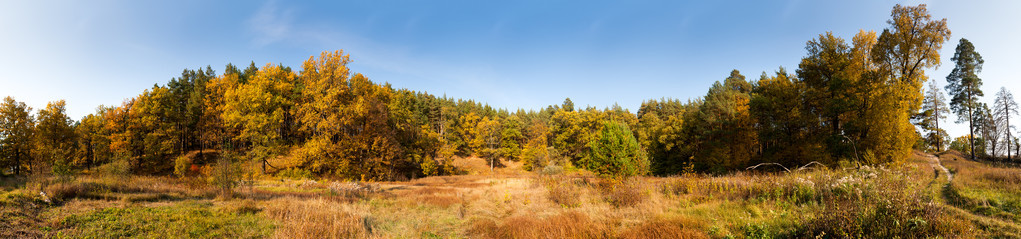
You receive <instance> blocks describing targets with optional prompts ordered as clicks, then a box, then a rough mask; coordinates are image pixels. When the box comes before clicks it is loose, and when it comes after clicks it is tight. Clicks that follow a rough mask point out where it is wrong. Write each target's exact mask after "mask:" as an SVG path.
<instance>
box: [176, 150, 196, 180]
mask: <svg viewBox="0 0 1021 239" xmlns="http://www.w3.org/2000/svg"><path fill="white" fill-rule="evenodd" d="M191 166H192V164H191V158H190V157H187V156H185V155H181V156H178V157H177V158H175V159H174V175H177V176H178V177H184V176H188V170H189V169H191Z"/></svg>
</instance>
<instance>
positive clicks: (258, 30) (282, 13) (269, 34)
mask: <svg viewBox="0 0 1021 239" xmlns="http://www.w3.org/2000/svg"><path fill="white" fill-rule="evenodd" d="M293 13H294V9H282V8H280V7H278V6H277V3H276V1H272V0H271V1H267V2H266V3H264V4H263V5H262V7H260V8H259V10H258V11H256V12H255V14H254V15H253V16H252V17H251V18H249V19H248V28H249V30H251V31H252V33H254V34H255V37H254V39H252V43H254V44H255V45H256V46H259V47H264V46H266V45H269V44H273V43H276V42H278V41H281V40H283V39H284V38H286V37H287V36H289V35H291V33H292V31H293V30H292V24H293V22H294V15H293Z"/></svg>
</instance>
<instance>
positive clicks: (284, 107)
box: [0, 4, 1018, 180]
mask: <svg viewBox="0 0 1021 239" xmlns="http://www.w3.org/2000/svg"><path fill="white" fill-rule="evenodd" d="M887 23H888V24H889V25H888V27H887V28H886V29H883V30H882V32H881V33H878V34H877V33H876V32H875V31H866V30H861V31H859V32H858V33H857V34H855V35H854V37H853V38H852V39H851V40H850V42H848V41H847V40H845V39H843V38H840V37H838V36H836V35H835V34H833V33H831V32H826V33H823V34H820V35H819V36H818V37H817V38H815V39H812V40H810V41H808V42H807V44H806V47H805V49H806V52H807V53H806V55H805V56H804V57H803V58H802V60H801V62H800V63H799V64H798V68H797V69H796V70H795V71H794V72H788V71H787V70H786V69H784V68H780V69H778V70H776V71H775V72H773V73H771V74H767V73H765V72H763V73H762V74H761V75H760V76H759V78H758V80H748V79H746V77H745V76H744V75H742V74H741V73H740V72H739V71H737V70H734V71H732V72H730V74H729V75H728V76H727V77H725V78H724V79H723V81H722V82H720V81H717V82H716V83H714V84H713V85H712V86H711V87H710V88H709V90H708V92H707V93H706V95H705V96H703V97H699V98H695V99H690V100H687V101H681V100H678V99H672V98H662V99H658V100H655V99H653V100H647V101H645V102H643V103H642V105H641V106H640V108H639V109H638V111H637V112H636V113H631V112H630V111H629V110H628V109H625V108H623V107H621V106H619V105H613V106H612V107H607V108H603V109H599V108H595V107H591V106H589V107H585V108H581V107H576V106H575V105H574V103H573V102H572V101H571V100H570V98H568V99H565V100H564V102H563V103H562V104H557V105H550V106H548V107H546V108H543V109H538V110H524V109H518V110H516V111H508V110H506V109H497V108H494V107H491V106H489V105H487V104H483V103H481V102H476V101H473V100H462V99H454V98H450V97H447V96H436V95H432V94H429V93H426V92H417V91H412V90H408V89H395V88H394V87H392V86H391V85H390V84H387V83H376V82H373V81H371V80H370V79H369V78H368V77H367V76H364V75H362V74H358V73H353V72H351V70H350V69H349V68H348V67H347V65H348V63H349V62H350V58H349V56H348V55H345V54H344V53H343V51H334V52H323V53H322V54H320V55H319V56H318V57H315V56H313V57H310V58H309V59H308V60H306V61H305V62H304V63H303V64H302V65H301V68H300V69H292V68H290V67H287V66H282V65H274V64H267V65H263V66H261V67H259V66H256V65H255V64H254V62H253V63H252V64H250V65H249V66H248V67H247V68H245V69H243V70H242V69H240V68H238V67H236V66H234V65H231V64H228V65H227V66H226V69H225V70H224V71H223V73H222V74H217V73H216V72H215V71H213V70H212V69H211V68H210V67H208V66H207V67H205V68H204V69H201V68H200V69H197V70H188V69H186V70H184V71H183V72H182V74H181V76H179V77H175V78H172V79H171V80H170V81H169V82H167V83H166V84H164V85H154V86H153V87H152V88H150V89H147V90H145V91H143V92H142V93H141V94H140V95H138V96H136V97H133V98H130V99H127V100H125V101H124V102H123V103H122V104H121V105H119V106H100V107H99V108H98V109H97V110H96V112H94V113H91V114H89V115H86V116H84V117H83V118H82V119H80V120H71V119H70V118H69V117H68V116H67V115H66V114H65V109H64V108H65V103H64V101H62V100H61V101H55V102H51V103H49V104H47V106H46V107H45V108H44V109H40V110H39V111H37V112H36V113H35V114H34V115H33V114H32V109H31V108H30V107H27V106H26V105H25V104H24V103H23V102H17V101H16V100H14V99H12V98H11V97H7V98H5V99H4V101H3V102H2V103H0V166H2V167H3V169H5V170H7V171H11V172H13V173H15V174H22V173H26V171H33V172H34V171H40V170H49V171H52V172H54V173H61V172H74V171H77V170H82V169H89V168H92V167H96V166H98V165H102V164H106V163H110V162H114V161H123V162H126V163H127V164H128V165H130V169H131V171H132V172H134V173H138V174H170V173H177V174H181V175H184V174H186V173H187V171H189V170H194V167H196V166H199V165H212V164H213V162H212V161H210V160H205V159H204V157H185V155H188V154H196V153H197V154H199V155H203V154H208V155H215V156H216V157H215V158H218V159H217V160H221V161H222V160H228V161H230V162H234V163H238V162H242V163H250V165H254V166H253V167H250V168H251V169H252V170H257V171H258V172H253V173H272V172H281V171H292V172H293V171H301V172H305V173H308V174H315V175H324V176H334V177H342V178H349V179H378V180H395V179H406V178H413V177H420V176H427V175H443V174H453V173H457V172H456V170H457V169H456V168H455V167H453V165H452V164H451V163H452V160H453V159H454V158H455V157H468V156H477V157H480V158H483V159H486V160H487V161H488V163H490V165H491V166H493V167H495V166H496V165H497V164H499V162H500V161H499V159H505V160H515V161H520V162H522V163H523V165H524V168H525V169H528V170H534V169H540V168H542V167H545V166H548V165H560V166H565V167H577V168H584V169H589V170H592V171H593V172H596V173H598V174H601V175H604V174H605V175H619V174H625V175H640V174H646V173H654V174H657V175H672V174H678V173H681V172H688V171H698V172H712V173H722V172H727V171H730V170H739V169H744V168H745V167H748V166H750V165H754V164H756V163H762V162H775V163H781V164H786V165H804V164H807V163H809V162H812V161H816V162H820V163H823V164H826V165H836V164H838V163H840V162H849V163H859V164H878V163H887V162H893V161H896V160H898V159H902V158H905V157H907V155H908V154H909V153H910V150H911V149H912V148H913V147H914V148H930V149H937V150H941V149H943V148H944V147H948V146H947V145H949V147H951V148H954V147H955V144H960V142H956V141H955V142H951V143H949V144H948V143H946V142H947V141H949V140H948V139H947V138H948V137H947V136H946V133H945V131H943V130H941V129H940V127H939V125H938V122H939V121H940V119H944V118H946V115H947V114H948V112H949V110H948V108H947V106H946V99H945V98H943V96H942V93H941V92H939V89H938V87H936V86H935V85H934V84H930V87H929V90H928V91H923V90H922V86H923V84H924V83H925V82H926V81H927V80H929V79H928V76H927V75H926V74H925V70H926V69H929V68H932V67H936V66H938V65H939V63H940V55H939V50H940V49H941V48H942V45H943V43H944V42H945V41H947V40H949V38H950V30H949V29H948V28H947V24H946V19H940V20H936V19H933V18H932V17H931V16H930V15H929V13H928V11H927V10H926V7H925V5H924V4H923V5H919V6H901V5H897V6H895V7H894V8H893V11H892V12H891V19H890V20H888V21H887ZM966 43H967V40H963V39H962V42H961V45H962V46H964V45H965V44H966ZM962 46H958V53H957V54H955V56H954V58H953V60H954V61H955V62H957V66H956V67H955V70H954V73H952V74H951V76H948V77H947V79H948V81H949V83H950V84H949V85H948V86H947V89H948V90H949V91H950V92H951V95H952V96H953V97H952V100H951V101H950V106H951V107H950V108H952V109H954V112H956V113H957V114H958V115H959V116H961V115H964V114H962V112H965V111H967V114H966V115H968V117H967V119H968V120H967V121H968V122H973V121H974V122H985V121H989V122H994V121H995V122H1000V121H999V120H993V119H999V118H1000V117H1002V118H1003V119H1004V120H1003V122H1007V121H1008V120H1006V119H1007V118H1008V117H1009V115H1010V114H1012V113H1011V112H1013V114H1016V111H1017V109H1016V108H1017V107H1016V104H1015V103H1003V104H1001V103H1000V101H999V100H997V103H996V105H995V106H994V108H995V109H989V108H987V107H985V108H984V107H983V106H980V105H979V104H978V103H975V102H976V101H977V98H975V97H977V96H981V91H977V92H976V91H975V90H977V88H978V86H980V85H981V83H980V80H979V81H977V82H978V83H977V84H978V85H976V83H975V82H976V81H975V79H977V77H976V76H975V74H974V73H975V72H977V71H980V69H981V62H982V60H981V58H980V56H978V54H977V53H974V54H973V55H974V56H972V55H969V54H970V53H967V52H966V51H965V52H963V53H962V49H961V48H962ZM964 47H965V48H967V47H970V43H967V46H964ZM972 48H973V47H972ZM965 50H966V49H965ZM972 51H973V50H972ZM975 63H977V65H976V64H975ZM969 67H970V68H969ZM958 68H960V70H958ZM1002 91H1003V92H1006V90H1005V89H1003V90H1002ZM962 92H963V93H962ZM962 94H963V96H962ZM1004 94H1008V95H1009V92H1007V93H1004ZM1004 102H1007V101H1004ZM1009 102H1013V101H1012V100H1010V101H1009ZM1001 108H1002V109H1003V110H1004V112H1006V113H1002V112H1001ZM962 109H963V110H962ZM998 112H999V113H998ZM962 117H963V116H962ZM983 120H984V121H983ZM975 125H978V127H977V128H978V129H979V130H978V131H982V132H984V131H985V130H989V131H997V130H999V131H997V132H1007V134H1008V135H1007V136H1006V137H1004V138H997V137H999V136H992V135H985V134H982V136H981V137H974V136H973V137H969V138H968V139H969V140H978V141H980V142H983V143H980V144H978V145H980V146H979V147H987V148H991V149H988V150H989V151H988V152H991V153H992V154H995V153H997V152H1002V150H1000V149H999V146H1000V145H1003V144H1000V143H995V142H1008V141H1009V140H1007V141H1005V140H1006V139H1007V138H1011V137H1012V136H1010V135H1009V131H1004V129H1006V128H1010V127H1009V123H1008V124H1005V125H1004V124H999V123H997V124H984V123H977V124H975ZM994 125H995V126H994ZM916 126H917V127H916ZM997 127H999V128H997ZM993 128H995V129H993ZM978 131H974V130H973V132H978ZM923 132H924V133H925V135H923ZM1010 140H1013V141H1012V142H1014V143H1013V145H1015V147H1013V149H1014V150H1017V148H1018V147H1016V145H1017V144H1016V142H1017V139H1016V138H1012V139H1010ZM969 145H974V144H969ZM1006 145H1008V146H1007V147H1010V146H1009V145H1011V144H1010V143H1007V144H1006ZM997 150H1000V151H997ZM1007 151H1009V150H1007ZM971 152H974V150H972V151H971ZM274 164H276V165H274Z"/></svg>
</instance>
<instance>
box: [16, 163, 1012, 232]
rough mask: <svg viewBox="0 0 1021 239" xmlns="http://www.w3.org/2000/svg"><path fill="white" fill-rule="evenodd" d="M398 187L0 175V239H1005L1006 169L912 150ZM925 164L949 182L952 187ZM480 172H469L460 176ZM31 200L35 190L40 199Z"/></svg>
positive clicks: (507, 172)
mask: <svg viewBox="0 0 1021 239" xmlns="http://www.w3.org/2000/svg"><path fill="white" fill-rule="evenodd" d="M461 160H462V161H463V163H464V164H463V165H464V166H465V168H468V169H467V170H468V171H469V172H468V173H469V175H461V176H443V177H426V178H420V179H415V180H411V181H404V182H345V181H333V180H329V179H291V178H257V179H251V180H248V181H245V183H243V184H242V185H240V186H238V187H236V188H234V189H233V190H232V193H231V195H227V196H225V195H223V194H219V193H218V189H217V188H215V187H211V186H208V185H209V183H208V182H206V181H205V179H201V178H184V179H179V178H171V177H140V176H118V174H116V173H113V172H115V171H116V170H109V169H108V168H109V167H112V166H107V167H106V168H100V169H97V170H93V171H92V172H90V173H88V174H84V175H80V176H78V177H76V178H74V179H64V180H63V181H61V180H57V179H44V178H31V179H30V178H24V177H6V178H3V180H2V190H3V191H2V192H0V205H2V207H0V214H2V215H3V217H0V218H2V219H0V222H2V223H0V237H29V238H32V237H100V238H110V237H160V238H167V237H169V238H185V237H186V238H192V237H199V238H220V237H230V238H263V237H276V238H349V237H357V238H365V237H370V238H777V237H779V238H789V237H795V238H815V237H820V236H821V237H822V238H847V237H852V238H889V237H903V238H918V237H1019V235H1021V227H1019V226H1018V221H1019V220H1021V211H1019V205H1021V203H1019V202H1021V200H1019V199H1021V190H1018V189H1019V187H1021V176H1019V175H1021V174H1019V173H1021V169H1018V168H1013V167H1008V166H994V165H989V164H986V163H982V162H974V161H969V160H965V159H963V158H962V157H961V156H960V154H959V153H956V152H948V153H944V154H941V155H940V156H939V161H936V158H935V157H929V156H928V155H924V154H921V153H918V152H916V153H915V154H913V156H912V157H911V158H910V159H908V160H906V161H904V162H903V163H900V164H897V165H891V166H886V167H862V168H836V169H827V168H824V167H809V168H803V169H792V170H793V171H792V172H790V173H785V172H784V173H759V172H750V171H745V172H740V173H734V174H729V175H725V176H707V175H698V174H689V175H680V176H675V177H642V178H632V179H629V180H627V181H625V182H621V183H613V182H606V181H601V180H599V179H598V178H595V177H593V176H591V174H590V173H588V172H585V171H580V170H576V169H563V168H559V167H547V168H545V169H543V170H539V172H538V173H532V172H526V171H522V170H519V169H516V167H519V166H516V165H514V164H513V163H506V164H507V165H506V166H505V167H503V168H500V170H497V171H496V172H495V173H491V172H487V171H488V168H487V167H483V165H484V164H485V162H481V163H480V162H476V161H481V159H477V158H476V159H472V158H469V159H461ZM939 165H944V166H946V168H948V169H949V171H950V172H952V173H953V175H954V177H953V180H952V181H948V177H947V175H946V174H945V173H943V171H942V170H941V169H939ZM476 171H482V172H476ZM40 192H43V193H42V194H41V193H40Z"/></svg>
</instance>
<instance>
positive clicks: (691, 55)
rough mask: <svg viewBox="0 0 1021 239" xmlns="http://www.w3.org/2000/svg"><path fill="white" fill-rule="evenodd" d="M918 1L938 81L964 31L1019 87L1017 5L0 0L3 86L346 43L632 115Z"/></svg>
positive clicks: (31, 100) (990, 69)
mask: <svg viewBox="0 0 1021 239" xmlns="http://www.w3.org/2000/svg"><path fill="white" fill-rule="evenodd" d="M923 2H924V3H927V4H928V5H929V10H930V13H932V15H933V16H934V17H937V18H947V19H948V21H949V26H950V29H951V31H952V32H953V38H952V39H951V40H950V41H948V42H947V43H946V45H944V48H943V51H942V58H943V67H940V68H939V69H938V70H932V69H930V70H928V72H927V73H928V75H929V77H930V79H935V80H938V81H939V82H940V85H941V86H942V85H945V84H946V83H945V77H946V75H947V74H948V73H949V71H950V69H951V68H952V62H950V60H949V59H950V57H951V56H952V55H953V50H954V47H955V46H956V45H957V41H958V39H960V38H961V37H965V38H968V39H969V40H971V41H972V42H973V43H974V44H975V46H976V48H977V50H978V51H979V52H980V53H981V54H982V55H983V56H984V58H985V60H986V65H985V71H984V72H983V73H982V74H981V76H982V77H983V79H984V81H985V87H984V90H985V91H986V95H987V99H986V101H987V102H992V99H991V98H992V96H993V95H995V91H997V90H999V88H1000V87H1007V88H1008V89H1012V90H1014V89H1021V84H1019V83H1016V82H1019V81H1018V80H1016V79H1015V78H1017V77H1018V76H1017V75H1018V74H1014V71H1013V69H1017V67H1018V66H1021V58H1019V57H1017V56H1019V55H1021V44H1018V42H1021V29H1018V28H1017V26H1021V16H1019V14H1017V13H1018V12H1021V2H1018V1H1002V2H1001V1H908V2H897V1H867V2H866V1H797V0H795V1H694V2H682V1H557V0H545V1H514V2H510V1H322V2H300V3H299V2H295V1H172V2H171V1H166V2H158V1H104V0H100V1H85V2H83V1H49V0H39V1H6V0H0V33H2V34H0V35H2V36H0V96H7V95H10V96H13V97H14V98H15V99H17V100H19V101H25V102H26V103H28V104H29V105H30V106H31V107H33V108H35V109H39V108H42V107H43V106H45V104H46V102H47V101H52V100H57V99H65V100H67V102H68V113H69V114H70V115H71V116H72V117H74V118H79V117H81V116H83V115H85V114H88V113H90V112H93V111H94V109H95V107H96V106H98V105H101V104H102V105H119V104H120V103H121V102H122V101H123V100H124V99H126V98H130V97H134V96H136V95H138V94H139V93H141V91H142V90H144V89H147V88H150V87H152V85H153V84H157V83H158V84H164V83H166V82H167V81H168V80H169V79H170V78H171V77H175V76H178V75H180V72H181V70H182V69H184V68H191V69H195V68H198V67H204V66H206V65H211V66H212V67H213V69H215V70H216V71H217V73H221V72H222V71H223V66H224V65H225V64H226V63H234V64H235V65H239V66H242V67H243V66H247V65H248V63H249V62H251V61H254V62H255V63H256V64H257V65H260V66H261V65H264V64H266V63H281V64H284V65H287V66H292V67H294V68H299V67H300V64H301V62H302V61H304V60H305V59H308V57H309V56H312V55H318V54H319V53H320V52H322V51H332V50H337V49H343V50H345V52H346V53H349V54H350V55H351V58H352V60H353V61H354V62H353V63H352V64H351V65H350V67H351V68H352V70H353V71H355V72H360V73H363V74H365V75H367V76H368V77H369V78H371V79H372V80H374V81H376V82H389V83H391V84H392V85H393V86H395V87H397V88H409V89H413V90H418V91H427V92H429V93H433V94H437V95H443V94H446V95H447V96H450V97H456V98H464V99H475V100H477V101H482V102H488V103H489V104H491V105H493V106H496V107H501V108H509V109H516V108H526V109H538V108H541V107H545V106H546V105H550V104H559V103H560V102H562V101H563V99H564V98H566V97H570V98H571V99H572V100H574V102H575V104H576V105H579V106H585V105H592V106H596V107H600V108H602V107H606V106H609V105H613V104H614V103H619V104H620V105H621V106H624V107H626V108H629V109H632V111H633V110H635V109H637V108H638V106H639V105H640V104H641V102H642V101H643V100H647V99H653V98H655V99H658V98H661V97H672V98H680V99H688V98H695V97H700V96H702V95H704V94H705V92H706V91H707V90H708V87H709V86H710V85H711V84H712V83H713V82H714V81H716V80H722V79H723V78H725V77H726V76H727V75H728V74H729V72H730V70H731V69H738V70H740V71H741V72H742V73H744V75H745V76H747V77H748V78H749V79H757V78H758V76H759V75H760V74H761V73H762V72H763V71H766V72H769V73H772V72H773V71H775V70H776V69H778V67H781V66H783V67H786V68H787V69H788V70H790V71H791V72H793V70H794V69H795V68H796V67H797V63H798V61H799V60H800V59H801V57H803V56H804V55H805V50H804V46H805V42H806V41H808V40H810V39H812V38H813V37H816V36H818V34H820V33H824V32H826V31H832V32H833V33H835V34H837V35H839V36H843V37H845V38H848V39H849V38H850V37H851V36H852V35H853V34H854V33H856V32H857V31H858V30H859V29H866V30H876V31H881V30H882V29H883V28H884V27H886V23H885V21H886V20H887V19H889V14H890V9H891V8H892V7H893V5H894V4H896V3H904V4H911V5H914V4H918V3H923ZM1019 97H1021V93H1019ZM949 121H951V122H952V121H953V117H951V119H950V120H949ZM949 131H950V133H951V134H952V135H961V134H964V133H965V132H966V131H967V130H966V127H962V126H953V127H951V128H950V130H949Z"/></svg>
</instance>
